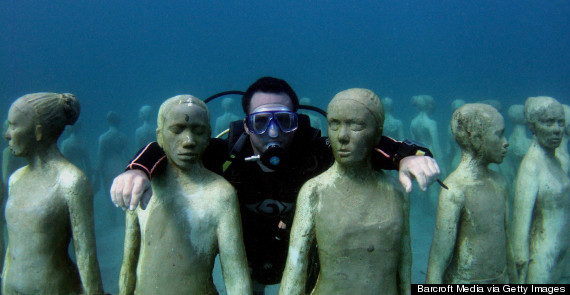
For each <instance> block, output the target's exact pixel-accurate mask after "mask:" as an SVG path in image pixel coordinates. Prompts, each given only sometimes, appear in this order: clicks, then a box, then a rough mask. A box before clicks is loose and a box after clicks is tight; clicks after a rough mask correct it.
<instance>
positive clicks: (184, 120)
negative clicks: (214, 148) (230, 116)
mask: <svg viewBox="0 0 570 295" xmlns="http://www.w3.org/2000/svg"><path fill="white" fill-rule="evenodd" d="M157 137H158V140H159V144H160V145H161V147H162V148H163V149H164V152H165V153H166V157H167V158H168V160H169V162H170V163H171V164H173V165H174V166H176V167H178V168H181V169H187V168H189V167H191V166H192V165H194V164H198V163H200V159H201V156H202V154H203V153H204V150H205V149H206V147H207V146H208V144H209V142H210V123H209V122H208V116H207V113H206V111H205V110H204V109H202V108H201V107H199V106H197V105H192V104H175V105H173V106H172V107H171V108H170V110H169V111H168V113H167V115H166V116H165V119H164V124H163V127H162V130H159V134H158V136H157Z"/></svg>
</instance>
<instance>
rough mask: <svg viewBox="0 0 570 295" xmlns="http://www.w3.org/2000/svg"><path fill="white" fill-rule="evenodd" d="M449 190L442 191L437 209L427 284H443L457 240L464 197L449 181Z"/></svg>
mask: <svg viewBox="0 0 570 295" xmlns="http://www.w3.org/2000/svg"><path fill="white" fill-rule="evenodd" d="M448 186H449V189H448V190H444V189H442V190H441V193H440V194H439V204H438V207H437V219H436V224H435V232H434V234H433V240H432V243H431V250H430V253H429V262H428V271H427V279H426V282H427V283H429V284H442V283H443V275H444V273H445V270H446V269H447V267H448V265H449V262H450V261H451V258H452V257H453V250H454V248H455V242H456V239H457V228H458V223H459V219H460V216H461V210H462V208H463V203H464V198H465V197H464V195H463V193H462V192H459V191H458V190H457V188H455V187H454V186H453V183H452V182H451V181H448Z"/></svg>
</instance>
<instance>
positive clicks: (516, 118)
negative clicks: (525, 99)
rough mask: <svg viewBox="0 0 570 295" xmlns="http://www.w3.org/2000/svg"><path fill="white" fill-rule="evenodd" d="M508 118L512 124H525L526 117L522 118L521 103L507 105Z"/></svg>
mask: <svg viewBox="0 0 570 295" xmlns="http://www.w3.org/2000/svg"><path fill="white" fill-rule="evenodd" d="M508 114H509V119H510V120H511V122H513V123H514V124H521V125H522V124H526V119H525V118H524V106H523V105H522V104H514V105H512V106H510V107H509V112H508Z"/></svg>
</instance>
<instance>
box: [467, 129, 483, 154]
mask: <svg viewBox="0 0 570 295" xmlns="http://www.w3.org/2000/svg"><path fill="white" fill-rule="evenodd" d="M470 139H471V146H473V150H474V151H479V150H480V149H481V147H482V146H483V138H482V136H481V134H480V133H478V132H474V133H472V134H471V136H470Z"/></svg>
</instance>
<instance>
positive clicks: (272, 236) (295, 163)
mask: <svg viewBox="0 0 570 295" xmlns="http://www.w3.org/2000/svg"><path fill="white" fill-rule="evenodd" d="M238 125H241V126H243V124H242V123H241V121H240V122H239V124H234V126H238ZM240 131H241V130H240ZM235 133H236V132H234V134H233V135H232V132H230V141H231V142H232V143H231V145H232V146H233V145H234V141H235V139H236V138H238V137H239V136H241V134H242V133H241V132H237V133H238V134H237V135H236V134H235ZM244 136H246V135H244ZM232 138H233V139H232ZM242 142H244V143H245V144H243V146H242V147H241V148H239V149H238V150H237V151H234V152H233V155H232V157H233V160H232V161H231V165H229V166H228V167H227V169H225V171H224V169H223V166H224V164H229V162H227V161H228V159H229V156H230V152H229V151H230V150H231V147H230V143H228V141H226V140H222V139H212V140H211V141H210V145H209V146H208V148H207V149H206V151H205V153H204V156H203V158H202V159H203V163H204V166H206V167H207V168H208V169H210V170H212V171H214V172H216V173H218V174H221V175H223V176H224V177H225V178H226V179H227V180H228V181H229V182H230V183H231V184H232V185H233V186H234V187H235V188H236V191H237V195H238V199H239V204H240V210H241V218H242V226H243V235H244V236H243V238H244V244H245V249H246V253H247V260H248V264H249V266H250V267H251V269H252V278H253V279H254V280H256V281H258V282H260V283H262V284H265V285H269V284H276V283H279V282H280V281H281V276H282V274H283V270H284V268H285V261H286V258H287V250H288V246H289V229H290V227H291V224H292V220H293V215H294V212H295V203H296V199H297V194H298V193H299V190H300V189H301V186H302V185H303V184H304V183H305V182H306V181H307V180H309V179H311V178H312V177H315V176H317V175H319V174H320V173H322V172H324V171H325V170H326V169H328V168H329V167H330V166H331V165H332V163H333V161H334V158H333V156H332V151H331V148H330V144H329V142H328V139H327V138H324V137H321V136H320V131H319V130H317V129H314V128H311V127H308V126H306V127H302V126H301V124H300V126H299V129H298V130H297V131H296V133H295V138H294V139H293V143H292V145H291V147H290V149H289V151H288V153H287V155H288V156H287V158H285V159H283V162H284V163H286V164H285V165H284V166H283V167H282V168H281V169H280V170H279V171H275V172H264V171H263V170H261V168H260V166H259V165H258V163H257V162H245V161H244V158H246V157H249V156H252V155H253V154H254V153H253V149H252V147H251V144H250V143H249V138H247V137H246V138H244V140H243V141H242ZM378 148H379V149H381V150H382V152H378V153H375V157H373V165H374V166H375V167H376V168H378V169H397V167H398V164H399V162H398V160H399V159H400V158H401V157H402V156H405V155H413V154H414V153H415V151H416V149H415V148H410V147H409V146H407V145H406V144H404V143H402V142H399V141H395V140H393V139H390V138H388V137H383V138H382V141H381V143H380V145H379V146H378ZM402 153H404V154H402ZM164 165H166V159H165V156H164V152H163V151H162V150H161V149H160V147H159V146H158V144H156V143H151V144H149V145H148V146H147V147H146V148H145V149H143V152H142V153H139V155H138V156H137V157H136V158H135V160H133V162H131V164H130V165H129V169H141V170H143V171H145V172H146V173H147V174H149V175H150V174H151V172H152V174H157V173H161V171H163V170H164V168H162V167H161V166H164ZM280 221H283V222H284V223H285V224H286V225H287V230H280V229H279V228H278V224H279V222H280Z"/></svg>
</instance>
